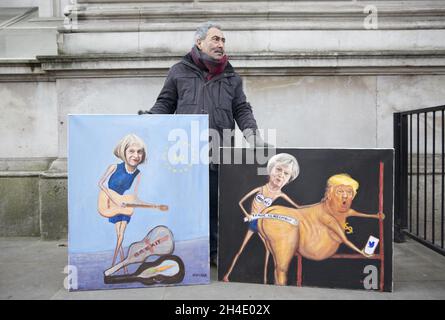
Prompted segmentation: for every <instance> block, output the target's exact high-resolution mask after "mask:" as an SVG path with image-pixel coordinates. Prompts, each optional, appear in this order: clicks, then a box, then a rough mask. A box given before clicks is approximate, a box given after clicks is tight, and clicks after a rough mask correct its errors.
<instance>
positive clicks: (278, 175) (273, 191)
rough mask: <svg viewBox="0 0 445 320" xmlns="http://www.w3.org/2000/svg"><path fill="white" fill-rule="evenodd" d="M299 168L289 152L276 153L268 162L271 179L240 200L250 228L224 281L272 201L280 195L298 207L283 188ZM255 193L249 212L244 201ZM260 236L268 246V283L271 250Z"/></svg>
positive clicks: (262, 238)
mask: <svg viewBox="0 0 445 320" xmlns="http://www.w3.org/2000/svg"><path fill="white" fill-rule="evenodd" d="M299 170H300V169H299V166H298V162H297V159H295V157H294V156H292V155H290V154H287V153H280V154H276V155H274V156H273V157H272V158H270V159H269V161H268V163H267V172H268V174H269V181H268V182H267V183H266V184H265V185H263V186H260V187H257V188H255V189H253V190H251V191H250V192H248V193H247V194H246V195H245V196H244V197H243V198H242V199H241V200H240V202H239V206H240V208H241V211H242V212H243V213H244V215H245V221H249V228H248V230H247V232H246V235H245V236H244V240H243V242H242V244H241V247H240V248H239V250H238V252H237V253H236V254H235V257H234V258H233V261H232V263H231V265H230V267H229V269H228V270H227V272H226V274H225V275H224V277H223V281H226V282H228V281H229V276H230V273H231V272H232V270H233V268H234V267H235V264H236V262H237V260H238V258H239V256H240V255H241V253H242V252H243V250H244V248H245V247H246V245H247V243H248V242H249V240H250V239H251V238H252V236H253V235H254V234H255V233H258V221H259V218H260V217H261V218H266V217H265V216H263V215H262V213H263V212H264V210H265V209H267V208H268V207H270V206H271V205H272V203H273V202H274V201H275V200H276V199H278V198H280V197H281V198H283V199H285V200H286V201H288V202H289V203H290V204H291V205H293V206H294V207H296V208H298V205H297V204H296V203H295V202H294V201H292V199H290V198H289V197H288V196H287V195H286V194H285V193H284V192H282V191H281V189H282V188H283V187H284V186H285V185H287V184H288V183H290V182H291V181H293V180H295V179H296V178H297V176H298V174H299ZM253 195H255V197H254V199H253V201H252V204H251V207H250V212H247V210H246V209H245V208H244V206H243V203H244V201H246V200H247V199H248V198H249V197H251V196H253ZM259 236H260V238H261V240H262V241H263V243H264V245H265V248H266V257H265V265H264V283H266V282H267V274H266V269H267V262H268V260H269V255H270V251H269V250H268V248H267V246H266V242H265V241H264V237H263V236H262V235H261V234H259Z"/></svg>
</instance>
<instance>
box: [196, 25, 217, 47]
mask: <svg viewBox="0 0 445 320" xmlns="http://www.w3.org/2000/svg"><path fill="white" fill-rule="evenodd" d="M211 28H216V29H218V30H221V31H222V29H221V26H220V25H219V24H217V23H216V22H213V21H207V22H205V23H203V24H201V25H200V26H198V28H197V29H196V32H195V43H196V41H198V40H204V39H205V38H206V37H207V32H209V29H211Z"/></svg>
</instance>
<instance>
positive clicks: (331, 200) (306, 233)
mask: <svg viewBox="0 0 445 320" xmlns="http://www.w3.org/2000/svg"><path fill="white" fill-rule="evenodd" d="M221 155H222V160H221V162H222V164H220V166H219V244H218V246H219V250H218V259H219V260H218V279H219V280H221V281H233V282H248V283H266V284H276V285H294V286H314V287H327V288H349V289H362V290H376V291H392V268H393V264H392V257H393V252H392V238H393V234H392V221H393V212H392V208H393V150H391V149H276V150H264V149H257V150H252V149H222V152H221ZM234 159H237V160H236V161H234ZM240 159H241V160H240ZM252 160H253V161H252ZM225 163H226V164H225Z"/></svg>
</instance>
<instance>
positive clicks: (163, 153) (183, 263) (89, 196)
mask: <svg viewBox="0 0 445 320" xmlns="http://www.w3.org/2000/svg"><path fill="white" fill-rule="evenodd" d="M208 150H209V147H208V117H207V115H149V116H136V115H134V116H133V115H69V138H68V215H69V232H68V233H69V235H68V241H69V243H68V253H69V258H68V259H69V268H70V283H69V289H70V290H72V291H74V290H96V289H116V288H137V287H157V286H171V285H192V284H207V283H209V279H210V269H209V221H208V219H209V218H208V217H209V203H208V198H209V197H208V195H209V190H208V185H209V183H208V179H209V178H208V173H209V170H208V154H209V151H208Z"/></svg>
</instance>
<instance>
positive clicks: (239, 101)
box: [149, 53, 258, 145]
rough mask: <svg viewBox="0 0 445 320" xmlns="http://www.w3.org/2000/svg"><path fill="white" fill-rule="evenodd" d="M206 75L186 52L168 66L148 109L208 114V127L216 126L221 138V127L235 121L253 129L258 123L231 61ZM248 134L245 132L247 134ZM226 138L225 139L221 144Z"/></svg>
mask: <svg viewBox="0 0 445 320" xmlns="http://www.w3.org/2000/svg"><path fill="white" fill-rule="evenodd" d="M205 76H206V74H205V72H204V71H202V70H201V69H200V68H199V67H198V66H196V64H195V63H194V62H193V60H192V57H191V54H190V53H189V54H187V55H186V56H184V57H183V59H182V60H181V61H180V62H178V63H177V64H175V65H174V66H173V67H171V69H170V71H169V73H168V75H167V79H166V80H165V83H164V87H163V88H162V90H161V93H160V94H159V96H158V99H157V100H156V103H155V105H154V106H153V107H152V108H151V109H150V111H149V113H154V114H172V113H176V114H208V115H209V127H210V128H212V129H216V130H218V132H219V134H220V137H221V138H222V130H223V129H231V130H233V129H235V121H236V122H237V124H238V127H239V128H240V130H241V131H243V132H244V131H245V130H246V129H252V131H253V132H255V130H256V129H257V128H258V127H257V123H256V121H255V118H254V116H253V113H252V107H251V106H250V104H249V103H248V102H247V101H246V96H245V95H244V92H243V87H242V81H241V78H240V76H239V75H238V74H237V73H236V72H235V70H234V69H233V67H232V66H231V65H230V63H227V66H226V68H225V69H224V71H223V73H221V74H219V75H217V76H215V77H214V78H212V79H211V80H205ZM248 131H249V130H248ZM250 134H251V132H250V131H249V133H246V132H245V136H246V138H247V137H248V136H249V135H250ZM230 140H232V139H230ZM227 142H228V141H224V145H227Z"/></svg>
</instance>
